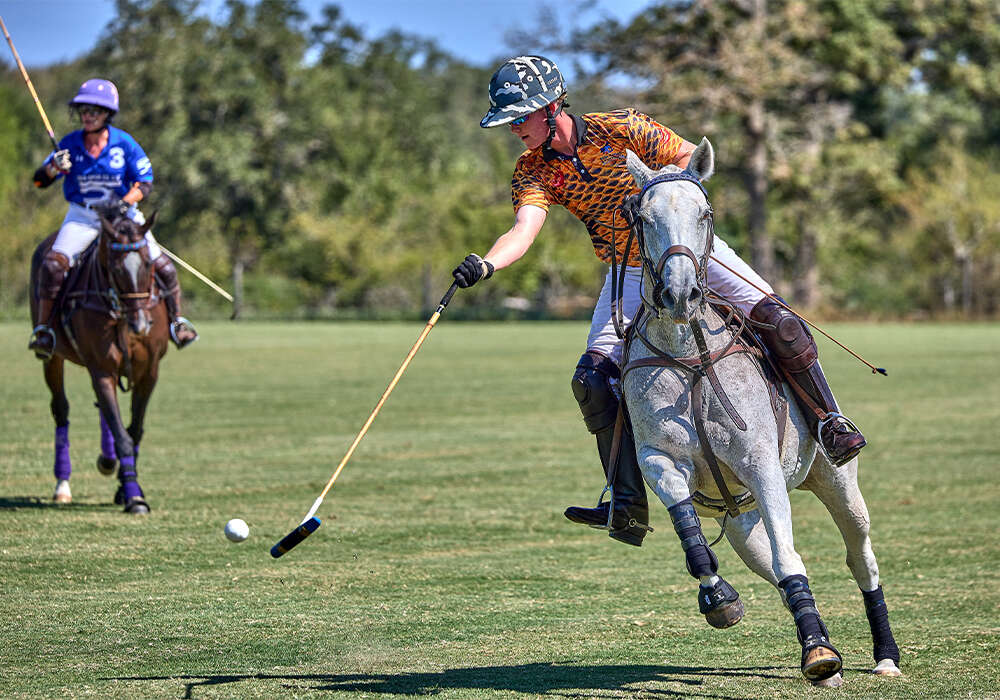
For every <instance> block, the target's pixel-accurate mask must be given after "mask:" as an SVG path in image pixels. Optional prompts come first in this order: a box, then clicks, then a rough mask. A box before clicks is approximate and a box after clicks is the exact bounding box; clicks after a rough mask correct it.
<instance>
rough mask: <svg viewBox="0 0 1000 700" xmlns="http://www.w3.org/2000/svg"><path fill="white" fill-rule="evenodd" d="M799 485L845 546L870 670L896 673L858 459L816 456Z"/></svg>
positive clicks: (896, 651) (896, 654) (896, 657)
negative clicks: (864, 621) (864, 622)
mask: <svg viewBox="0 0 1000 700" xmlns="http://www.w3.org/2000/svg"><path fill="white" fill-rule="evenodd" d="M803 486H804V487H805V488H807V489H809V490H810V491H812V492H813V493H814V494H816V497H817V498H819V500H820V501H822V502H823V505H825V506H826V509H827V510H828V511H829V512H830V515H831V516H833V520H834V522H835V523H836V524H837V527H838V528H839V529H840V534H841V535H842V536H843V538H844V544H845V545H846V546H847V566H848V568H849V569H850V570H851V574H853V576H854V580H855V581H857V583H858V587H859V588H860V589H861V595H862V597H863V598H864V601H865V612H866V613H867V616H868V625H869V627H870V628H871V633H872V645H873V655H874V657H875V670H874V673H876V674H877V675H881V676H900V675H902V672H901V671H900V670H899V647H898V646H897V645H896V640H895V638H894V637H893V634H892V627H891V626H890V625H889V610H888V608H887V607H886V604H885V597H884V596H883V594H882V586H881V585H880V584H879V572H878V562H876V560H875V552H874V551H872V543H871V539H870V538H869V534H868V531H869V526H870V520H869V517H868V506H867V505H865V499H864V496H862V495H861V489H859V488H858V460H857V458H855V459H853V460H852V461H851V462H848V463H847V464H845V465H844V466H842V467H833V466H831V465H830V463H829V462H827V461H826V459H825V458H824V457H823V456H822V455H819V456H817V458H816V460H815V461H814V462H813V465H812V468H811V469H810V471H809V476H808V477H807V478H806V480H805V482H804V483H803Z"/></svg>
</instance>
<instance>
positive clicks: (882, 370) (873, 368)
mask: <svg viewBox="0 0 1000 700" xmlns="http://www.w3.org/2000/svg"><path fill="white" fill-rule="evenodd" d="M709 257H710V258H712V262H715V263H718V264H719V265H722V266H723V267H724V268H726V269H727V270H729V271H730V272H732V273H733V274H734V275H736V276H737V277H739V278H740V279H741V280H743V281H744V282H746V283H747V284H749V285H750V286H751V287H753V288H754V289H756V290H757V291H758V292H760V293H761V294H763V295H764V296H766V297H767V298H768V299H770V300H771V301H773V302H774V303H775V304H778V305H779V306H781V307H782V308H784V309H785V310H786V311H789V312H791V313H793V314H795V315H796V316H798V317H799V318H800V319H802V321H803V322H804V323H807V324H808V325H810V326H812V327H813V328H814V329H816V330H817V331H819V332H820V333H822V334H823V335H825V336H826V337H827V338H829V339H830V340H832V341H833V342H834V343H836V344H837V345H838V346H840V347H841V348H842V349H844V350H846V351H847V352H849V353H850V354H851V355H853V356H854V357H855V358H857V359H858V360H860V361H861V362H862V363H863V364H865V365H867V366H868V368H869V369H871V371H872V374H876V373H878V374H881V375H882V376H884V377H888V376H889V374H888V373H887V372H886V371H885V368H884V367H876V366H875V365H873V364H872V363H871V362H869V361H868V360H866V359H865V358H863V357H861V355H859V354H858V353H856V352H854V351H853V350H851V349H850V348H849V347H847V346H846V345H844V344H843V343H841V342H840V341H839V340H837V339H836V338H834V337H833V336H832V335H830V334H829V333H827V332H826V331H825V330H823V329H822V328H820V327H819V326H817V325H816V324H815V323H813V322H812V321H810V320H809V319H808V318H806V317H805V316H803V315H802V314H800V313H799V312H798V311H796V310H795V309H793V308H792V307H791V306H789V305H788V304H786V303H785V302H783V301H782V300H781V299H779V298H778V297H776V296H775V295H774V294H768V293H767V292H765V291H764V290H763V289H761V288H760V287H758V286H757V285H756V284H754V283H753V282H751V281H750V280H748V279H747V278H746V277H744V276H743V275H741V274H740V273H738V272H737V271H736V270H734V269H733V268H731V267H729V265H727V264H726V263H724V262H722V261H721V260H719V259H718V258H717V257H715V256H714V255H710V256H709Z"/></svg>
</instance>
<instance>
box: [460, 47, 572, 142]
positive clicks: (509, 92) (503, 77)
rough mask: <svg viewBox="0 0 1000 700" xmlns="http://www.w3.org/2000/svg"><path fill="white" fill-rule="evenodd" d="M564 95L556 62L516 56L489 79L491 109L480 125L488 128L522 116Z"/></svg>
mask: <svg viewBox="0 0 1000 700" xmlns="http://www.w3.org/2000/svg"><path fill="white" fill-rule="evenodd" d="M565 94H566V83H565V82H564V81H563V76H562V73H560V72H559V68H558V67H557V66H556V64H555V63H553V62H552V61H550V60H549V59H547V58H544V57H542V56H517V57H516V58H512V59H510V60H509V61H507V62H506V63H504V64H503V65H502V66H500V68H498V69H497V72H496V73H494V74H493V77H492V78H490V105H491V106H490V110H489V111H488V112H487V113H486V116H485V117H483V119H482V121H480V122H479V126H481V127H483V128H484V129H489V128H490V127H493V126H500V125H501V124H506V123H507V122H509V121H513V120H514V119H517V118H518V117H525V116H527V115H529V114H531V113H532V112H534V111H535V110H538V109H541V108H542V107H544V106H545V105H547V104H551V103H552V102H555V101H556V100H558V99H559V98H560V97H562V96H563V95H565Z"/></svg>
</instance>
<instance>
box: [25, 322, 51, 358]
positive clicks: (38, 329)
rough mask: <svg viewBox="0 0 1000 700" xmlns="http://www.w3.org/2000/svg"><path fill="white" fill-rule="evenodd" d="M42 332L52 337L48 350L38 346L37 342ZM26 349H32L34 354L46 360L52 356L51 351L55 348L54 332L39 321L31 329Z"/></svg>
mask: <svg viewBox="0 0 1000 700" xmlns="http://www.w3.org/2000/svg"><path fill="white" fill-rule="evenodd" d="M42 334H48V336H49V337H50V338H51V339H52V348H51V349H48V350H43V349H40V348H38V343H39V340H40V338H41V335H42ZM28 349H29V350H34V352H35V355H37V356H38V357H39V358H41V359H43V360H47V359H49V358H50V357H52V353H53V352H55V349H56V334H55V331H53V330H52V329H51V328H49V327H48V326H46V325H45V324H44V323H39V324H38V325H37V326H35V327H34V328H33V329H32V330H31V339H30V340H28Z"/></svg>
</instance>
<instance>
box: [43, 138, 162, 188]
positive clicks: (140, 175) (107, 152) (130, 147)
mask: <svg viewBox="0 0 1000 700" xmlns="http://www.w3.org/2000/svg"><path fill="white" fill-rule="evenodd" d="M59 148H60V149H63V148H66V149H69V154H70V158H71V159H72V161H73V168H72V169H71V170H70V171H69V172H68V173H66V174H64V175H61V176H60V177H65V180H64V181H63V195H64V196H65V197H66V200H67V201H69V202H75V203H76V204H96V203H98V202H101V201H106V200H110V199H112V198H113V197H122V196H124V195H125V194H126V193H127V192H128V191H129V190H130V189H132V185H133V184H135V183H136V182H152V181H153V166H152V164H151V163H150V162H149V158H147V157H146V152H145V151H143V150H142V146H140V145H139V144H138V142H136V140H135V139H134V138H132V137H131V136H130V135H129V134H127V133H126V132H124V131H122V130H121V129H117V128H115V127H113V126H109V127H108V145H107V146H105V147H104V150H103V151H101V153H100V155H98V156H97V157H96V158H94V157H93V156H92V155H90V153H88V152H87V149H86V147H84V145H83V131H74V132H72V133H69V134H66V136H64V137H63V139H62V141H60V142H59ZM51 160H52V158H51V156H50V157H49V159H48V160H47V161H46V163H48V162H49V161H51Z"/></svg>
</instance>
